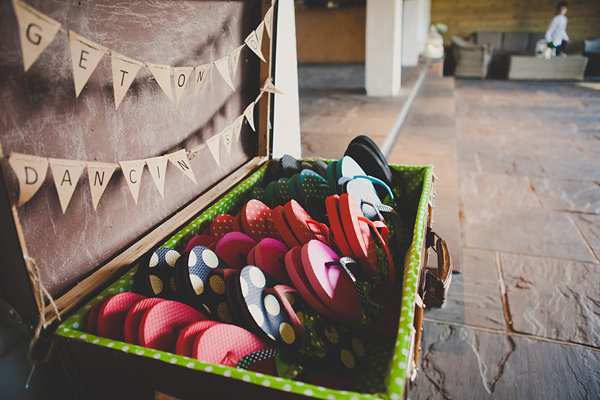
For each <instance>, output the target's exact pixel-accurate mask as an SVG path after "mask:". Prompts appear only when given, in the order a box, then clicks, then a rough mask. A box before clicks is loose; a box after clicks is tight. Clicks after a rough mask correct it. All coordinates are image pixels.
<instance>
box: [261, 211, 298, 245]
mask: <svg viewBox="0 0 600 400" xmlns="http://www.w3.org/2000/svg"><path fill="white" fill-rule="evenodd" d="M268 220H271V221H272V222H273V224H274V225H275V228H276V229H277V231H278V232H279V234H280V235H281V238H282V239H283V242H284V243H285V245H286V246H287V247H288V248H290V249H291V248H292V247H296V246H300V245H301V243H300V241H299V240H298V238H297V237H296V235H294V233H293V231H292V229H291V228H290V225H289V223H288V221H287V219H286V217H285V213H284V210H283V207H282V206H277V207H275V208H274V209H273V210H272V211H271V213H270V214H269V216H268V217H267V221H268Z"/></svg>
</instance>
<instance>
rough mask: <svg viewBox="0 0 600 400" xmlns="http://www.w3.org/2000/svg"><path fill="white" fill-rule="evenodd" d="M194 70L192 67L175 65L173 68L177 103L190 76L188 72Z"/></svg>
mask: <svg viewBox="0 0 600 400" xmlns="http://www.w3.org/2000/svg"><path fill="white" fill-rule="evenodd" d="M193 70H194V68H193V67H176V68H173V72H174V74H173V75H174V80H175V95H176V96H177V105H179V102H180V101H181V96H183V91H184V89H185V86H186V85H187V83H188V80H189V78H190V73H191V72H192V71H193Z"/></svg>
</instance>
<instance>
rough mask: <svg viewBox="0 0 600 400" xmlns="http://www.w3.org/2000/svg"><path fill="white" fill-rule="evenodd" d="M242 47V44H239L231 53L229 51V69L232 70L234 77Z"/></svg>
mask: <svg viewBox="0 0 600 400" xmlns="http://www.w3.org/2000/svg"><path fill="white" fill-rule="evenodd" d="M243 48H244V45H241V46H240V47H238V48H237V49H235V50H234V51H233V53H231V55H230V56H229V57H230V58H231V69H232V71H233V73H232V75H233V77H234V78H235V74H236V73H237V69H238V64H239V62H240V54H241V53H242V49H243Z"/></svg>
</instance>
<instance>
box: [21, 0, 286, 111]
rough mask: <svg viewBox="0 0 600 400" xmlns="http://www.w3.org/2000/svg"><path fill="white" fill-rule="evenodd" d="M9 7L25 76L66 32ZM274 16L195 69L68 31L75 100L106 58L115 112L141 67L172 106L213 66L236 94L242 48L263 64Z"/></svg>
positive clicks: (39, 16)
mask: <svg viewBox="0 0 600 400" xmlns="http://www.w3.org/2000/svg"><path fill="white" fill-rule="evenodd" d="M12 4H13V8H14V11H15V14H16V17H17V22H18V26H19V39H20V42H21V51H22V56H23V67H24V70H25V72H27V71H28V70H29V68H30V67H31V66H32V64H33V63H34V62H35V61H36V60H37V59H38V57H39V56H40V54H41V53H42V52H44V51H45V49H46V48H47V47H48V46H49V45H50V44H51V43H52V42H53V40H54V38H55V37H56V35H57V33H58V32H59V31H61V32H64V33H67V31H66V30H65V29H64V28H62V27H61V24H60V22H58V21H55V20H54V19H52V18H51V17H49V16H47V15H44V14H43V13H41V12H39V11H37V10H36V9H34V8H33V7H31V6H29V5H27V4H25V3H24V2H22V1H20V0H12ZM273 12H274V11H273V6H271V7H270V8H269V10H268V11H267V13H266V14H265V16H264V18H263V20H262V21H261V22H260V23H259V24H258V26H257V27H256V29H254V30H252V31H251V32H250V33H249V34H248V36H247V37H246V39H245V40H244V43H243V44H242V45H240V46H238V47H236V48H235V49H234V50H233V52H231V53H230V54H229V55H228V56H226V57H222V58H220V59H218V60H216V61H214V62H213V61H210V62H207V63H205V64H201V65H198V66H196V67H195V68H192V67H176V68H174V67H172V66H171V65H162V64H154V63H151V62H141V61H137V60H134V59H132V58H129V57H127V56H125V55H122V54H120V53H117V52H115V51H113V50H110V49H108V48H106V47H104V46H102V45H101V44H98V43H95V42H93V41H92V40H89V39H87V38H84V37H82V36H81V35H79V34H77V33H76V32H75V31H72V30H69V31H68V41H69V48H70V53H71V64H72V68H73V81H74V86H75V96H76V97H79V95H80V94H81V92H82V91H83V88H84V87H85V86H86V84H87V82H88V80H89V79H90V77H91V75H92V74H93V73H94V71H95V70H96V67H97V66H98V64H99V62H100V61H101V60H102V58H103V57H104V55H105V54H110V57H111V65H112V67H111V68H112V78H113V89H114V100H115V108H116V109H118V108H119V106H120V104H121V102H122V101H123V99H124V98H125V95H126V94H127V91H128V90H129V88H130V87H131V85H132V83H133V81H134V80H135V78H136V76H137V74H138V72H139V70H140V68H141V67H142V66H147V67H148V69H149V70H150V72H151V73H152V75H153V76H154V79H155V80H156V82H157V83H158V84H159V86H160V87H161V89H162V90H163V92H164V93H165V94H166V95H167V97H168V98H169V100H171V102H173V103H175V97H177V104H179V102H180V101H181V96H182V94H183V91H184V89H185V86H186V85H187V81H188V80H189V79H194V81H195V89H194V96H196V95H197V94H198V91H199V90H200V88H201V87H202V85H203V83H204V81H205V80H206V76H207V74H208V71H209V70H210V68H211V67H212V65H215V66H216V67H217V70H218V71H219V74H220V75H221V77H222V78H223V80H224V81H225V83H226V84H227V85H228V86H229V87H230V88H231V89H232V90H234V91H235V85H234V83H233V79H234V78H235V77H236V75H237V71H238V69H239V65H240V57H241V52H242V49H243V48H244V47H245V46H248V47H249V48H250V49H251V50H252V51H253V52H254V53H255V54H256V55H257V56H258V57H259V58H260V59H261V60H262V61H266V60H265V57H264V55H263V54H262V49H261V48H262V41H263V35H264V32H265V31H266V32H267V35H268V36H269V38H271V37H272V29H273ZM175 70H176V76H175V77H174V82H173V83H172V79H171V75H172V74H171V71H175ZM192 70H194V75H192V77H190V75H191V71H192ZM173 84H174V86H175V96H174V95H173V90H172V87H173Z"/></svg>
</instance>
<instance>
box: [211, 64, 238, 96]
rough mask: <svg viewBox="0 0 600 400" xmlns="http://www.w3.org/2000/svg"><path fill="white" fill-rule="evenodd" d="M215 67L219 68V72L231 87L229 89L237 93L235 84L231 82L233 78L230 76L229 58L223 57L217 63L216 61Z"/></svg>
mask: <svg viewBox="0 0 600 400" xmlns="http://www.w3.org/2000/svg"><path fill="white" fill-rule="evenodd" d="M215 67H217V71H219V74H221V76H222V77H223V79H224V80H225V83H227V85H229V87H230V88H231V89H232V90H233V91H235V87H233V82H232V81H231V76H230V75H229V56H227V57H223V58H221V59H219V60H217V61H215Z"/></svg>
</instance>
